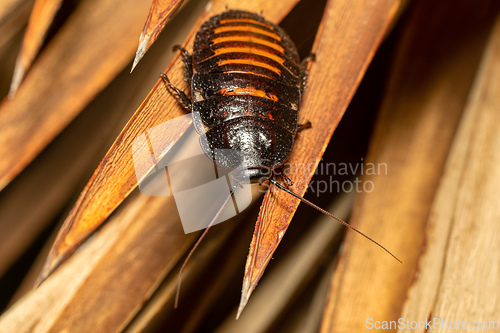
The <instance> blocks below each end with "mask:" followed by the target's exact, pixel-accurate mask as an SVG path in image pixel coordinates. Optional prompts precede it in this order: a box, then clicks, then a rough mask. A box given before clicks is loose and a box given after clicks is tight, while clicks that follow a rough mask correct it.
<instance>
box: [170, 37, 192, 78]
mask: <svg viewBox="0 0 500 333" xmlns="http://www.w3.org/2000/svg"><path fill="white" fill-rule="evenodd" d="M174 51H180V52H181V55H182V61H183V62H184V79H185V80H186V81H187V83H189V85H191V80H192V77H193V60H192V57H191V54H189V52H188V51H187V50H186V49H185V48H183V47H182V45H175V46H174Z"/></svg>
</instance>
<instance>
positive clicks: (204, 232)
mask: <svg viewBox="0 0 500 333" xmlns="http://www.w3.org/2000/svg"><path fill="white" fill-rule="evenodd" d="M238 186H240V182H235V184H234V185H233V187H232V188H231V191H230V192H229V195H228V196H227V198H226V200H225V201H224V203H223V204H222V205H221V207H220V208H219V210H218V211H217V214H215V216H214V218H213V219H212V221H210V223H209V224H208V226H207V228H206V229H205V231H203V233H202V234H201V236H200V238H198V240H197V241H196V243H195V244H194V246H193V248H192V249H191V251H189V254H188V256H187V257H186V259H184V262H183V263H182V266H181V269H180V270H179V275H178V276H177V291H176V292H175V301H174V308H175V309H177V306H178V305H179V293H180V291H181V281H182V271H183V270H184V267H186V264H187V262H188V261H189V259H190V258H191V256H192V255H193V253H194V250H196V248H197V247H198V246H199V245H200V243H201V241H202V240H203V238H205V236H206V235H207V233H208V230H209V229H210V228H211V227H212V226H213V225H214V223H215V221H217V219H218V218H219V215H220V214H221V213H222V210H224V207H226V204H227V203H228V202H229V199H231V197H232V196H233V194H234V192H235V191H236V189H237V188H238Z"/></svg>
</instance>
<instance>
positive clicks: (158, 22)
mask: <svg viewBox="0 0 500 333" xmlns="http://www.w3.org/2000/svg"><path fill="white" fill-rule="evenodd" d="M183 2H184V0H153V4H152V5H151V9H150V10H149V14H148V18H147V19H146V23H145V24H144V28H143V29H142V33H141V37H139V46H138V47H137V51H136V52H135V59H134V64H133V65H132V69H131V70H130V72H132V71H133V70H134V68H135V66H137V64H138V63H139V61H141V59H142V57H143V56H144V54H146V52H147V51H148V49H149V47H150V46H151V45H153V43H154V42H155V41H156V39H157V38H158V36H159V35H160V32H162V31H163V28H165V25H166V24H167V23H168V22H169V21H170V19H171V18H172V17H173V16H174V15H175V13H176V12H177V11H178V10H179V9H180V7H181V6H182V4H183Z"/></svg>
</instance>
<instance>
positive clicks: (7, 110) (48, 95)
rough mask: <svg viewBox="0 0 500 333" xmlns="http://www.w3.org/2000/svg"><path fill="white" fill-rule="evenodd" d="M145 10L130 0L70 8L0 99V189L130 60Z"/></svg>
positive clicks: (86, 2) (140, 3)
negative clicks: (8, 95)
mask: <svg viewBox="0 0 500 333" xmlns="http://www.w3.org/2000/svg"><path fill="white" fill-rule="evenodd" d="M141 5H142V6H144V7H143V8H142V9H141V7H140V6H141ZM146 11H147V7H146V6H145V4H143V3H142V2H135V1H131V0H129V1H118V0H110V1H105V2H103V1H97V0H90V1H85V2H82V3H81V5H80V6H79V7H77V8H76V10H75V11H74V12H73V15H72V16H71V17H70V18H69V19H68V20H67V22H66V24H65V25H64V26H63V27H62V28H61V30H60V31H59V33H58V36H57V38H54V39H53V40H52V41H51V43H50V44H49V45H48V46H47V48H46V49H45V50H44V52H43V53H42V54H41V55H40V57H39V58H38V61H37V62H36V64H35V66H33V67H32V69H31V71H30V75H28V77H26V79H25V80H24V84H23V85H22V86H20V88H19V90H18V92H17V93H16V95H15V96H14V98H12V99H11V100H4V101H3V102H2V104H1V105H0V133H1V134H2V135H1V136H0V189H3V188H4V187H5V185H7V184H8V183H9V182H10V181H11V180H12V179H13V178H14V177H15V176H16V175H17V174H18V173H19V172H20V171H21V170H23V169H24V168H25V167H26V165H27V164H28V163H30V162H31V161H32V159H33V158H34V157H35V156H36V155H37V154H38V153H39V152H40V151H41V150H42V149H43V148H44V147H45V146H46V145H47V144H48V143H49V142H50V141H51V140H52V139H53V138H54V137H55V136H56V135H57V134H59V132H60V131H61V130H62V129H63V128H64V127H65V126H66V125H67V124H68V123H69V122H70V121H71V120H72V119H73V118H74V117H75V116H76V115H77V114H78V113H79V112H80V111H81V110H82V109H83V108H84V107H85V106H86V105H87V103H88V102H89V101H90V100H91V99H92V98H93V97H94V96H95V95H96V94H97V93H98V92H99V91H101V90H102V89H103V88H104V87H105V86H106V85H107V84H109V82H110V81H111V80H112V79H113V78H114V77H115V76H116V74H117V73H118V72H119V71H120V70H122V69H123V68H124V67H125V65H126V64H127V63H128V62H129V61H130V59H131V57H132V55H133V53H134V49H135V43H134V42H133V41H132V39H133V36H134V35H135V34H136V33H138V31H140V29H141V26H142V23H143V19H144V16H145V14H144V16H141V15H142V13H146ZM111 45H112V47H111Z"/></svg>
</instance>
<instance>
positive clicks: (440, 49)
mask: <svg viewBox="0 0 500 333" xmlns="http://www.w3.org/2000/svg"><path fill="white" fill-rule="evenodd" d="M493 3H494V1H489V2H483V3H481V5H480V6H479V5H478V3H477V2H474V1H467V2H462V3H461V6H456V5H455V4H451V3H444V2H443V3H440V4H439V5H437V3H436V2H433V1H418V2H416V3H415V7H413V10H412V12H411V15H410V16H409V18H408V21H407V22H406V24H405V26H404V27H403V30H402V33H401V35H400V36H399V44H398V45H399V46H398V49H397V52H396V57H395V61H394V65H393V68H392V70H391V73H392V75H391V78H390V81H389V85H388V88H387V93H386V96H385V99H384V101H383V104H382V107H381V114H380V118H379V119H378V124H377V127H376V130H375V134H374V137H373V139H372V143H371V148H370V153H369V156H368V158H367V160H366V162H367V163H372V164H371V165H373V166H375V167H378V166H381V168H382V169H381V170H380V171H376V172H374V173H376V174H373V175H370V174H366V173H365V175H364V177H363V179H362V181H363V182H372V184H373V187H374V190H373V191H372V192H371V193H362V194H360V196H359V197H358V200H357V202H356V205H355V208H354V213H353V217H352V219H351V223H352V224H353V225H354V226H355V227H356V228H358V229H360V230H363V231H365V232H366V233H367V234H368V235H370V236H373V238H375V239H377V240H378V241H379V242H380V243H382V244H384V245H385V246H386V247H387V248H389V249H390V250H392V251H393V252H394V253H395V254H396V255H399V256H400V258H401V259H402V261H403V264H399V263H397V262H395V261H394V260H393V259H392V258H390V257H388V256H385V255H381V254H380V252H379V251H377V249H374V247H373V244H370V243H369V242H366V241H365V240H364V239H362V238H360V237H358V236H356V235H353V234H352V233H348V234H347V236H346V240H345V242H344V244H345V252H344V253H343V255H341V257H340V259H339V264H338V266H337V268H336V271H335V273H334V275H333V277H332V281H331V285H330V291H329V295H328V302H327V305H326V307H325V312H324V316H323V323H322V332H346V331H347V332H363V331H367V330H369V327H368V324H369V322H367V320H369V318H372V320H373V322H374V321H391V320H396V321H397V320H398V318H399V317H400V314H401V311H402V306H403V302H404V300H405V297H404V295H406V294H407V291H408V288H409V287H410V285H411V284H412V283H413V282H414V281H415V280H416V278H418V272H416V265H417V261H418V258H419V256H420V255H421V251H422V248H423V246H425V238H424V230H425V225H426V221H427V218H428V216H429V213H430V205H431V203H432V200H433V197H434V195H435V191H436V188H437V186H438V184H439V181H440V176H441V174H442V170H443V167H444V163H445V160H446V157H447V154H448V151H449V148H450V144H451V142H452V139H453V136H454V134H455V131H456V128H457V123H458V122H459V120H460V117H461V114H462V111H463V108H464V105H465V103H466V99H467V95H468V92H469V90H470V87H471V82H472V79H473V77H474V73H475V71H476V69H477V65H478V62H479V59H480V55H481V52H482V50H483V47H484V42H485V39H486V36H487V33H488V31H489V29H490V27H491V23H492V17H493V15H494V13H496V12H497V11H496V10H492V9H493V8H494V7H495V5H494V4H493ZM479 7H481V8H479ZM423 22H425V24H424V23H423ZM384 170H385V171H384ZM419 319H420V320H424V319H425V318H419ZM373 322H371V323H373Z"/></svg>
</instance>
